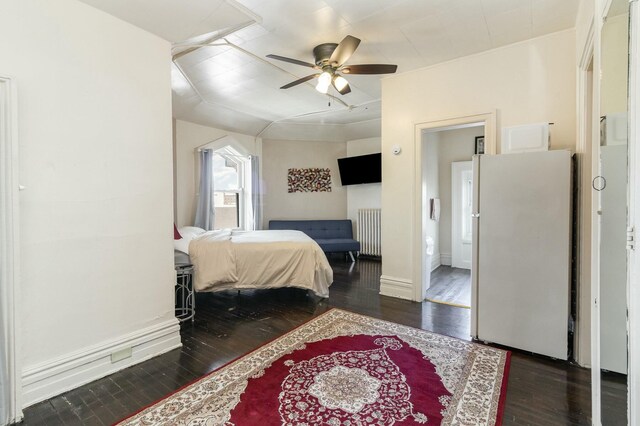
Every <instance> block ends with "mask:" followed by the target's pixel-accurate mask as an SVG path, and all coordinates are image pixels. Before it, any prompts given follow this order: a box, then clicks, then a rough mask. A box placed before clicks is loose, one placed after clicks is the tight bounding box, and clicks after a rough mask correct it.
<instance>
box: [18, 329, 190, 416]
mask: <svg viewBox="0 0 640 426" xmlns="http://www.w3.org/2000/svg"><path fill="white" fill-rule="evenodd" d="M181 346H182V342H181V341H180V324H179V322H178V320H177V319H175V318H172V319H170V320H168V321H165V322H162V323H160V324H156V325H153V326H151V327H147V328H145V329H142V330H138V331H136V332H134V333H130V334H127V335H124V336H121V337H119V338H117V339H114V340H110V341H107V342H103V343H101V344H98V345H95V346H91V347H88V348H85V349H83V350H80V351H77V352H74V353H71V354H68V355H65V356H63V357H60V358H57V359H54V360H51V361H47V362H45V363H42V364H38V365H34V366H31V367H26V368H25V369H24V371H23V374H22V384H23V388H22V395H23V404H24V407H28V406H30V405H33V404H35V403H37V402H40V401H44V400H45V399H48V398H51V397H53V396H55V395H59V394H61V393H63V392H66V391H68V390H70V389H74V388H76V387H78V386H82V385H84V384H87V383H89V382H92V381H94V380H97V379H100V378H102V377H105V376H107V375H109V374H112V373H115V372H116V371H119V370H122V369H123V368H127V367H130V366H132V365H134V364H137V363H139V362H142V361H145V360H147V359H150V358H152V357H155V356H157V355H160V354H163V353H165V352H168V351H171V350H173V349H177V348H179V347H181ZM128 349H131V356H130V357H128V358H126V359H122V360H120V361H115V362H112V358H111V355H112V354H114V353H118V352H120V351H123V350H124V351H126V350H128Z"/></svg>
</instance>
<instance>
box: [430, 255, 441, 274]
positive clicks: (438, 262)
mask: <svg viewBox="0 0 640 426" xmlns="http://www.w3.org/2000/svg"><path fill="white" fill-rule="evenodd" d="M441 264H442V261H441V259H440V255H439V254H438V253H434V254H433V256H432V257H431V272H433V271H435V270H436V268H437V267H438V266H440V265H441Z"/></svg>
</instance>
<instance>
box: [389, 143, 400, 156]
mask: <svg viewBox="0 0 640 426" xmlns="http://www.w3.org/2000/svg"><path fill="white" fill-rule="evenodd" d="M391 152H392V153H393V155H398V154H400V153H401V152H402V148H400V145H394V146H392V147H391Z"/></svg>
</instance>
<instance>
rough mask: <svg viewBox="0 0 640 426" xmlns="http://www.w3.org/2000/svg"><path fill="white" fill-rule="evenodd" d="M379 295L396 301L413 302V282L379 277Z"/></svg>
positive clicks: (386, 276) (404, 279)
mask: <svg viewBox="0 0 640 426" xmlns="http://www.w3.org/2000/svg"><path fill="white" fill-rule="evenodd" d="M380 294H381V295H383V296H391V297H397V298H398V299H406V300H413V282H412V281H411V280H409V279H406V278H396V277H390V276H388V275H381V276H380Z"/></svg>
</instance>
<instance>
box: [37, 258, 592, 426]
mask: <svg viewBox="0 0 640 426" xmlns="http://www.w3.org/2000/svg"><path fill="white" fill-rule="evenodd" d="M330 261H331V264H332V266H333V269H334V279H335V280H334V284H333V285H332V287H331V297H330V298H329V299H326V300H324V299H319V298H316V297H315V296H310V295H308V294H307V293H306V292H305V291H302V290H298V289H275V290H261V291H243V292H242V293H241V294H240V295H238V294H237V292H233V291H231V292H225V293H221V294H215V295H214V294H199V295H198V297H197V313H196V319H195V323H194V324H193V325H192V324H191V323H187V324H184V325H183V327H182V339H183V340H182V341H183V347H182V348H181V349H177V350H174V351H172V352H169V353H167V354H164V355H161V356H158V357H156V358H153V359H151V360H149V361H146V362H143V363H141V364H138V365H136V366H134V367H130V368H127V369H125V370H122V371H120V372H118V373H115V374H113V375H111V376H108V377H105V378H104V379H101V380H97V381H95V382H93V383H90V384H88V385H86V386H82V387H81V388H78V389H75V390H72V391H70V392H66V393H64V394H62V395H60V396H57V397H55V398H52V399H50V400H48V401H45V402H42V403H39V404H37V405H34V406H32V407H29V408H28V409H26V410H25V413H24V414H25V419H24V424H25V425H57V424H69V425H70V424H87V425H108V424H112V423H114V422H116V421H117V420H120V419H122V418H124V417H126V416H128V415H129V414H131V413H133V412H135V411H136V410H138V409H140V408H141V407H144V406H146V405H148V404H150V403H152V402H154V401H156V400H157V399H159V398H162V397H163V396H164V395H166V394H169V393H171V392H172V391H174V390H176V389H178V388H179V387H181V386H183V385H185V384H187V383H189V382H191V381H193V380H194V379H196V378H198V377H200V376H202V375H204V374H206V373H208V372H210V371H212V370H213V369H216V368H218V367H220V366H222V365H223V364H225V363H226V362H228V361H230V360H232V359H234V358H236V357H238V356H241V355H243V354H244V353H246V352H248V351H251V350H252V349H254V348H256V347H258V346H260V345H261V344H263V343H265V342H267V341H269V340H271V339H273V338H275V337H277V336H280V335H282V334H284V333H286V332H287V331H289V330H291V329H292V328H294V327H296V326H298V325H300V324H301V323H303V322H305V321H307V320H309V319H310V318H312V317H314V316H316V315H319V314H321V313H323V312H325V311H327V310H328V309H330V308H332V307H338V308H342V309H347V310H351V311H353V312H358V313H362V314H365V315H370V316H373V317H377V318H382V319H385V320H389V321H394V322H397V323H400V324H405V325H409V326H413V327H419V328H423V329H427V330H431V331H434V332H437V333H441V334H446V335H449V336H454V337H458V338H462V339H468V338H469V337H468V336H469V315H470V311H469V310H468V309H463V308H456V307H452V306H447V305H441V304H435V303H430V302H424V303H413V302H408V301H403V300H399V299H395V298H390V297H384V296H380V295H379V294H378V288H379V277H380V263H379V262H377V261H373V260H366V259H361V260H359V261H358V262H357V263H356V264H355V265H353V266H352V264H351V263H350V262H345V260H344V258H343V257H342V256H336V257H331V258H330ZM590 398H591V394H590V373H589V371H588V370H585V369H582V368H579V367H576V366H574V365H571V364H569V363H567V362H562V361H555V360H551V359H548V358H544V357H539V356H532V355H529V354H526V353H521V352H517V351H514V353H513V356H512V362H511V372H510V375H509V384H508V390H507V401H506V409H505V413H504V424H505V425H588V424H591V419H590V411H591V410H590Z"/></svg>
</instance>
